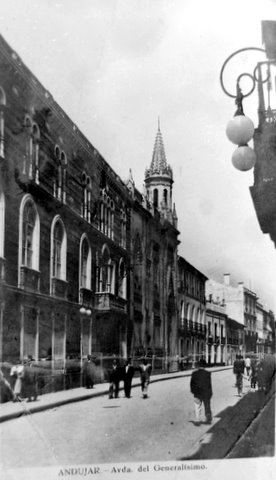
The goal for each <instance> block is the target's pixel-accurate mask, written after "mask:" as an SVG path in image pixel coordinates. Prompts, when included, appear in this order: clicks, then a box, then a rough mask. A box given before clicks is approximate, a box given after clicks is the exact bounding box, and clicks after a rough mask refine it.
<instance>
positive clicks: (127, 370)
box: [123, 358, 134, 398]
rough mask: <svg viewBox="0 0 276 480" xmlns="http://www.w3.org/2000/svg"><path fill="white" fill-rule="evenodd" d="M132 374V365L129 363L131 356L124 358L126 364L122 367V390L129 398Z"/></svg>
mask: <svg viewBox="0 0 276 480" xmlns="http://www.w3.org/2000/svg"><path fill="white" fill-rule="evenodd" d="M133 375H134V367H133V365H132V364H131V358H128V359H127V360H126V364H125V366H124V367H123V380H124V391H125V397H126V398H130V393H131V383H132V379H133Z"/></svg>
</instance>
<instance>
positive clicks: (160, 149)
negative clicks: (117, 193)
mask: <svg viewBox="0 0 276 480" xmlns="http://www.w3.org/2000/svg"><path fill="white" fill-rule="evenodd" d="M172 186H173V171H172V168H171V167H170V165H168V163H167V159H166V153H165V148H164V143H163V138H162V133H161V130H160V121H159V119H158V131H157V134H156V138H155V144H154V149H153V154H152V161H151V164H150V167H149V168H148V169H146V172H145V191H146V192H145V193H146V196H147V199H148V201H149V202H150V203H151V205H152V206H153V208H154V209H156V210H157V211H158V212H159V213H160V216H161V218H163V219H165V220H168V221H169V222H170V223H172V224H173V225H174V226H175V227H176V228H177V216H176V211H175V205H173V204H172Z"/></svg>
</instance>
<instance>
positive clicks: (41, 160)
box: [0, 38, 132, 368]
mask: <svg viewBox="0 0 276 480" xmlns="http://www.w3.org/2000/svg"><path fill="white" fill-rule="evenodd" d="M0 62H1V78H0V93H1V151H0V158H1V160H0V161H1V164H0V166H1V181H0V224H1V233H0V266H1V276H0V284H1V286H0V318H1V338H0V345H1V360H3V359H5V360H9V361H12V362H15V361H16V360H17V359H20V360H23V359H24V358H25V357H27V356H28V355H31V356H32V357H34V358H35V359H48V360H51V361H52V363H53V367H54V368H64V366H65V363H66V358H68V357H82V356H84V355H86V354H88V353H91V352H92V351H95V352H103V353H105V354H117V355H119V354H120V355H125V354H126V348H127V328H128V318H129V305H128V300H127V298H128V294H127V291H128V288H129V287H128V284H127V282H128V280H127V269H126V266H127V265H128V264H129V263H130V213H131V205H132V199H131V197H130V194H129V190H128V189H127V187H126V185H125V184H124V183H123V182H122V180H121V179H120V178H119V177H118V175H117V174H116V173H115V172H114V171H113V170H112V169H111V168H110V166H109V165H108V164H107V162H106V161H105V160H104V159H103V157H102V156H101V155H100V154H99V152H98V151H97V150H96V149H95V148H94V147H93V145H92V144H91V143H90V142H89V141H88V140H87V139H86V138H85V137H84V136H83V135H82V134H81V132H80V131H79V130H78V128H77V127H76V125H74V123H73V122H72V121H71V120H70V119H69V118H68V117H67V115H66V114H65V112H64V111H63V110H62V109H61V108H60V107H59V105H57V103H56V102H55V101H54V99H53V98H52V97H51V95H50V94H49V93H48V92H47V91H46V90H45V89H44V87H43V86H42V85H41V84H40V83H39V81H38V80H37V79H36V78H35V77H34V76H33V75H32V73H31V72H30V71H29V70H28V69H27V67H26V66H25V65H24V64H23V63H22V61H21V59H20V58H19V57H18V56H17V55H16V53H15V52H13V51H12V49H11V48H10V47H9V46H8V45H7V44H6V42H5V41H4V40H3V39H2V38H1V39H0Z"/></svg>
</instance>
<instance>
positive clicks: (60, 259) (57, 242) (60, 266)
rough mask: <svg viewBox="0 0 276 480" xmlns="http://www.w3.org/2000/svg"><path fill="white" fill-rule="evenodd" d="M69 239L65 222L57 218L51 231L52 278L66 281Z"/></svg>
mask: <svg viewBox="0 0 276 480" xmlns="http://www.w3.org/2000/svg"><path fill="white" fill-rule="evenodd" d="M66 250H67V237H66V232H65V228H64V225H63V222H62V220H61V218H60V217H56V218H55V219H54V221H53V223H52V231H51V277H52V278H57V279H60V280H66V255H67V252H66Z"/></svg>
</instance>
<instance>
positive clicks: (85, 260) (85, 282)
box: [80, 236, 91, 290]
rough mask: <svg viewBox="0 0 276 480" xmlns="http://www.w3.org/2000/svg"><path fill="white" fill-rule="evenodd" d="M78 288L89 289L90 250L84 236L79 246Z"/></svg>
mask: <svg viewBox="0 0 276 480" xmlns="http://www.w3.org/2000/svg"><path fill="white" fill-rule="evenodd" d="M80 287H81V288H87V289H89V290H90V289H91V248H90V245H89V242H88V239H87V238H86V237H85V236H84V237H83V238H82V240H81V246H80Z"/></svg>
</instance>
